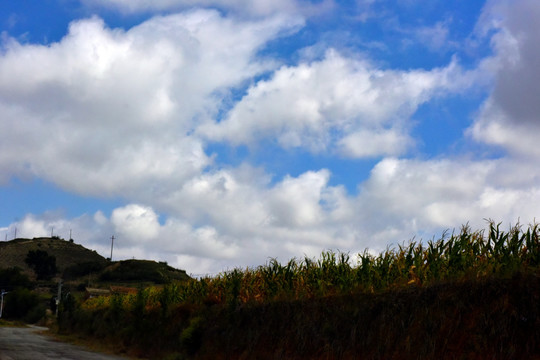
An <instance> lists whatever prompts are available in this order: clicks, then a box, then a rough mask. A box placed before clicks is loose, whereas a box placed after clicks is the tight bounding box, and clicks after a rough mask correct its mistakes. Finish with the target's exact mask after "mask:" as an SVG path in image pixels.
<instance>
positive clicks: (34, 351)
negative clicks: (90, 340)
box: [0, 327, 122, 360]
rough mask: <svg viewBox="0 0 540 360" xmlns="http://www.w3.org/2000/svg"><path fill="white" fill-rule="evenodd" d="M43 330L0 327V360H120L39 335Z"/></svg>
mask: <svg viewBox="0 0 540 360" xmlns="http://www.w3.org/2000/svg"><path fill="white" fill-rule="evenodd" d="M43 329H44V328H38V327H27V328H20V327H0V360H48V359H51V360H52V359H54V360H121V359H122V358H120V357H115V356H111V355H103V354H98V353H93V352H90V351H87V350H84V349H82V348H80V347H77V346H75V345H71V344H66V343H62V342H58V341H55V340H54V339H53V338H50V337H48V336H45V335H41V334H39V331H40V330H43Z"/></svg>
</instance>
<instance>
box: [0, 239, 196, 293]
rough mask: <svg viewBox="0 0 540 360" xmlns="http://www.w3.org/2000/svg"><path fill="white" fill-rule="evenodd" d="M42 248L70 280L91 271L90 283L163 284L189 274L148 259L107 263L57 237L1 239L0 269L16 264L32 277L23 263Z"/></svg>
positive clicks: (85, 278) (84, 279) (83, 279)
mask: <svg viewBox="0 0 540 360" xmlns="http://www.w3.org/2000/svg"><path fill="white" fill-rule="evenodd" d="M35 250H41V251H45V252H46V253H47V254H48V255H51V256H54V257H55V258H56V267H57V269H58V275H59V276H61V277H62V278H63V279H64V280H66V281H68V282H73V283H77V282H79V283H83V282H84V283H86V282H87V281H88V280H89V275H90V274H92V275H93V276H92V283H93V284H92V285H93V286H97V287H99V286H100V285H104V286H107V285H111V284H122V285H123V284H133V283H141V284H142V283H145V284H152V283H153V284H165V283H169V282H171V281H184V280H188V279H189V278H190V277H189V276H188V275H187V274H186V272H185V271H184V270H178V269H175V268H173V267H171V266H168V265H167V264H166V263H164V262H156V261H151V260H124V261H115V262H110V261H109V260H107V259H105V258H104V257H103V256H101V255H99V254H98V253H97V252H96V251H94V250H89V249H87V248H85V247H84V246H82V245H79V244H76V243H74V242H73V241H66V240H64V239H60V238H58V237H41V238H33V239H22V238H19V239H15V240H11V241H6V242H0V269H7V268H12V267H19V268H21V269H22V270H23V272H24V273H25V274H26V275H28V276H29V277H31V278H32V279H35V274H34V271H33V270H32V269H31V268H30V267H29V266H28V265H27V264H26V262H25V259H26V256H27V254H28V252H29V251H35Z"/></svg>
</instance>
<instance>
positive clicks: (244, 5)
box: [82, 0, 333, 17]
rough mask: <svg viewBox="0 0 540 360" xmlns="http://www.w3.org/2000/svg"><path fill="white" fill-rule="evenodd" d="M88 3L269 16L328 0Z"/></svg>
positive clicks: (305, 10) (91, 1) (325, 5)
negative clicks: (194, 8)
mask: <svg viewBox="0 0 540 360" xmlns="http://www.w3.org/2000/svg"><path fill="white" fill-rule="evenodd" d="M82 2H83V3H84V4H86V5H87V6H88V7H91V8H92V7H106V8H112V9H116V10H118V11H120V12H122V13H141V12H163V11H179V10H185V9H189V8H193V7H213V8H219V9H223V10H225V11H231V12H233V13H235V14H238V15H243V16H256V17H262V16H269V15H273V14H276V13H288V14H300V13H301V14H303V15H312V14H320V13H322V12H324V11H329V10H331V9H332V7H333V2H332V1H330V0H326V1H322V2H320V3H315V4H314V3H312V2H310V1H308V0H82Z"/></svg>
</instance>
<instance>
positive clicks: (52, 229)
mask: <svg viewBox="0 0 540 360" xmlns="http://www.w3.org/2000/svg"><path fill="white" fill-rule="evenodd" d="M53 233H54V226H53V227H51V237H53Z"/></svg>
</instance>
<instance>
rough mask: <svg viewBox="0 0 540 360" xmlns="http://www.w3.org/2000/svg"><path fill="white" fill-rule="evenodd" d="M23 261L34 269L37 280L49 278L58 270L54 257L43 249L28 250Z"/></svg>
mask: <svg viewBox="0 0 540 360" xmlns="http://www.w3.org/2000/svg"><path fill="white" fill-rule="evenodd" d="M25 262H26V263H27V264H28V266H30V267H31V268H32V269H33V270H34V272H35V273H36V277H37V279H38V280H50V279H51V278H52V277H53V276H54V275H55V274H56V272H57V271H58V270H57V268H56V258H55V257H54V256H52V255H49V254H48V253H47V252H46V251H43V250H30V251H29V252H28V254H26V259H25Z"/></svg>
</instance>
